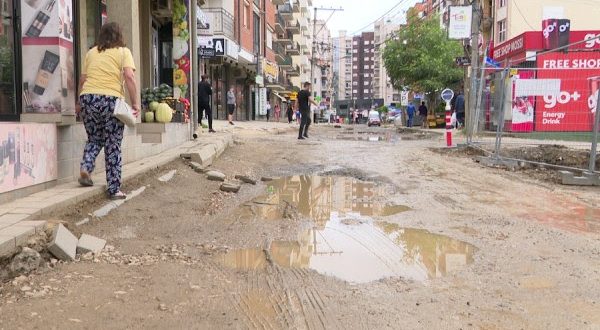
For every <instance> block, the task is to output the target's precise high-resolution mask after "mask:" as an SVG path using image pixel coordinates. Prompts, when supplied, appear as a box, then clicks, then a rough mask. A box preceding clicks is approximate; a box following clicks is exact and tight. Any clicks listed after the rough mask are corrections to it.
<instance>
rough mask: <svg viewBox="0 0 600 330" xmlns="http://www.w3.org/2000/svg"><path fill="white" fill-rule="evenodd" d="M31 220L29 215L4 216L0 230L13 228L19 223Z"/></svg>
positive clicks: (1, 218)
mask: <svg viewBox="0 0 600 330" xmlns="http://www.w3.org/2000/svg"><path fill="white" fill-rule="evenodd" d="M27 218H29V214H14V213H9V214H4V215H2V216H0V229H2V228H6V227H8V226H12V225H14V224H15V223H17V222H19V221H23V220H25V219H27Z"/></svg>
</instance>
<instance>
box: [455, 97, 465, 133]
mask: <svg viewBox="0 0 600 330" xmlns="http://www.w3.org/2000/svg"><path fill="white" fill-rule="evenodd" d="M453 101H454V102H453V103H454V104H453V106H454V112H456V122H457V126H458V127H463V126H464V125H465V96H464V95H463V93H462V91H459V92H458V94H457V95H456V97H455V98H454V100H453Z"/></svg>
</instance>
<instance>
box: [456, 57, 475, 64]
mask: <svg viewBox="0 0 600 330" xmlns="http://www.w3.org/2000/svg"><path fill="white" fill-rule="evenodd" d="M454 61H455V62H456V65H458V66H469V65H471V60H470V59H469V58H468V57H466V56H460V57H457V58H455V59H454Z"/></svg>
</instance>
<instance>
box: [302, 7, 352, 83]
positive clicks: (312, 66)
mask: <svg viewBox="0 0 600 330" xmlns="http://www.w3.org/2000/svg"><path fill="white" fill-rule="evenodd" d="M314 10H315V14H314V18H313V33H312V51H311V55H310V83H311V84H312V83H313V80H314V75H315V73H314V70H315V52H316V48H317V11H319V10H323V11H332V12H336V11H344V9H343V8H337V9H336V8H323V7H321V8H317V7H315V8H314ZM324 24H327V22H325V23H324Z"/></svg>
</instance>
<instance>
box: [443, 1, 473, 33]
mask: <svg viewBox="0 0 600 330" xmlns="http://www.w3.org/2000/svg"><path fill="white" fill-rule="evenodd" d="M472 19H473V7H472V6H450V19H449V21H448V38H450V39H469V38H471V21H472Z"/></svg>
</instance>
